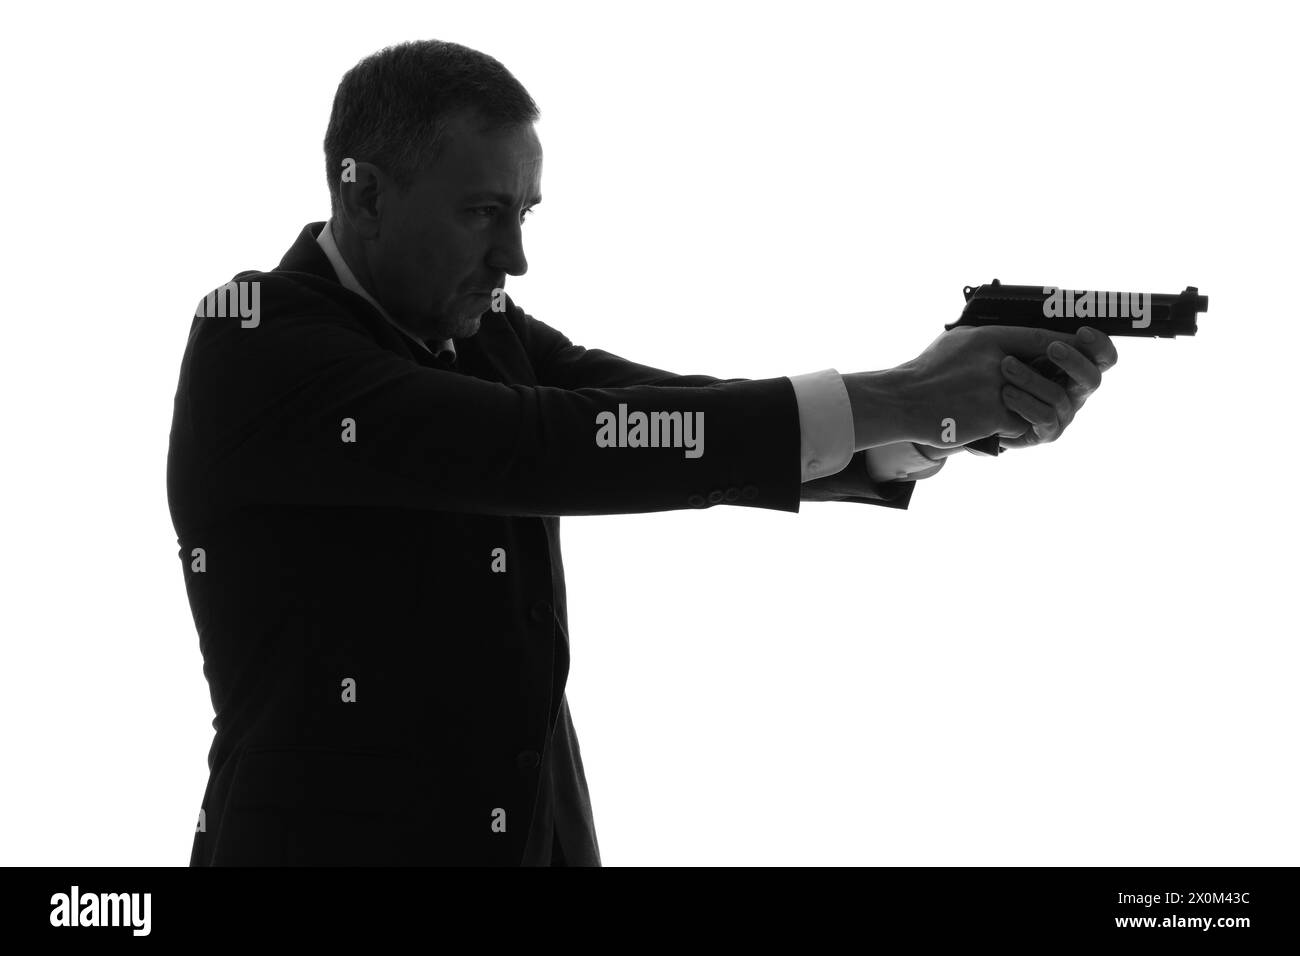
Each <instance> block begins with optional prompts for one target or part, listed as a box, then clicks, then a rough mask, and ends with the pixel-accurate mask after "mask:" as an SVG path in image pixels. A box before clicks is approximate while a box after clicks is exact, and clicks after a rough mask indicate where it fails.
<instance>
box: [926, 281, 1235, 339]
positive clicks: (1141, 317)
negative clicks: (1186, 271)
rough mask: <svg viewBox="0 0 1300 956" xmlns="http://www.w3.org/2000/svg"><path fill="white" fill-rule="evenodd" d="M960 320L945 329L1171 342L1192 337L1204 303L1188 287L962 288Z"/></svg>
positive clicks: (1207, 302)
mask: <svg viewBox="0 0 1300 956" xmlns="http://www.w3.org/2000/svg"><path fill="white" fill-rule="evenodd" d="M964 291H965V295H966V308H965V309H963V310H962V314H961V318H959V319H958V320H957V321H956V322H950V323H949V324H947V325H945V326H944V328H945V329H955V328H957V327H958V326H962V325H968V326H980V325H1019V326H1027V327H1031V328H1040V329H1050V330H1052V331H1055V332H1065V333H1071V334H1072V333H1074V332H1076V331H1078V329H1079V327H1080V326H1084V325H1088V326H1091V327H1093V328H1095V329H1100V330H1101V331H1102V332H1105V333H1106V334H1107V335H1130V336H1143V337H1159V338H1172V337H1174V336H1178V335H1195V334H1196V316H1197V314H1198V313H1200V312H1206V311H1208V309H1209V305H1210V300H1209V298H1208V297H1207V296H1203V295H1201V294H1200V293H1198V292H1197V290H1196V288H1195V287H1194V286H1188V287H1187V288H1186V289H1184V290H1183V291H1182V292H1179V293H1178V294H1177V295H1165V294H1161V293H1151V292H1094V291H1088V290H1082V291H1078V290H1073V289H1060V288H1057V287H1055V286H1029V285H1003V284H1002V283H1001V282H999V281H998V280H997V279H994V280H993V281H992V282H991V283H989V284H988V285H981V286H967V287H966V288H965V290H964Z"/></svg>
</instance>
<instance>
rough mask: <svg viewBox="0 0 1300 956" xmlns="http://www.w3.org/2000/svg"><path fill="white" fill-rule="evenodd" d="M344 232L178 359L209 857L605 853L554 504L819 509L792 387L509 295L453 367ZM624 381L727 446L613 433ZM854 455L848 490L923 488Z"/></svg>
mask: <svg viewBox="0 0 1300 956" xmlns="http://www.w3.org/2000/svg"><path fill="white" fill-rule="evenodd" d="M321 225H322V224H321V223H311V224H309V225H308V226H307V227H306V228H304V230H303V231H302V233H301V235H300V236H299V237H298V240H297V242H295V244H294V245H293V247H292V248H291V249H290V250H289V252H288V253H287V254H286V255H285V257H284V259H283V261H281V263H280V265H279V266H278V267H277V268H276V269H274V270H272V271H270V272H243V273H240V274H239V275H237V276H236V277H235V281H244V282H258V283H260V315H259V317H258V324H257V325H256V327H249V328H245V327H243V326H242V324H241V321H240V319H239V318H238V317H232V318H215V317H204V318H196V319H195V320H194V323H193V326H192V328H191V330H190V336H189V341H188V344H187V346H186V349H185V355H184V358H183V361H182V365H181V372H180V382H179V387H178V389H177V392H176V400H175V409H174V419H173V423H172V431H171V445H170V451H169V455H168V463H167V490H168V499H169V503H170V507H171V512H172V519H173V523H174V525H175V528H176V533H177V536H178V543H179V545H180V557H181V560H182V565H183V568H184V572H185V583H186V588H187V591H188V596H189V601H190V606H191V609H192V611H193V615H194V621H195V625H196V628H197V630H198V635H199V644H200V648H201V650H202V653H203V661H204V665H203V667H204V674H205V676H206V677H207V680H208V683H209V687H210V691H211V697H212V704H213V709H214V711H215V714H216V716H215V719H214V720H213V727H214V729H215V731H216V734H215V738H214V740H213V742H212V747H211V751H210V753H209V757H208V763H209V769H210V777H209V780H208V785H207V789H206V792H205V793H204V797H203V804H202V807H203V817H202V821H203V826H202V829H201V830H200V831H199V832H196V834H195V838H194V844H193V853H192V857H191V864H194V865H209V864H306V865H312V864H390V865H391V864H398V865H401V864H477V865H519V864H521V863H525V864H527V863H540V864H545V863H547V862H549V856H550V855H549V853H547V852H546V849H545V845H546V844H548V843H549V842H550V841H549V839H548V838H549V837H550V836H551V835H552V834H553V833H554V832H555V831H556V829H557V828H558V830H559V834H560V842H561V843H562V844H563V855H564V856H565V857H566V858H567V859H568V861H569V862H571V863H574V862H576V863H599V855H598V851H597V850H596V844H595V830H594V825H593V823H592V821H591V812H590V804H589V802H588V800H587V793H586V782H585V778H584V776H583V772H582V763H581V757H580V754H579V753H578V750H577V738H576V735H575V733H574V730H573V725H572V722H571V720H570V717H569V712H568V705H567V701H566V699H565V695H564V690H565V681H566V677H567V675H568V669H569V641H568V632H567V613H566V605H565V587H564V570H563V565H562V562H561V555H560V537H559V531H560V523H559V520H558V516H560V515H582V514H622V513H641V512H652V511H667V510H673V509H682V508H707V507H711V506H712V505H715V504H723V503H725V504H731V505H735V506H738V507H749V508H770V509H776V510H780V511H795V512H797V511H798V510H799V506H800V466H799V422H798V408H797V404H796V401H795V396H794V390H793V388H792V386H791V384H790V382H789V380H788V379H787V378H773V379H765V380H758V381H749V380H743V379H729V380H725V381H724V380H719V379H714V378H710V377H708V376H698V375H696V376H677V375H673V374H671V373H668V372H665V371H662V370H660V369H653V368H649V367H646V366H643V365H638V364H635V363H633V362H628V361H626V360H624V359H621V358H619V357H617V356H615V355H611V354H610V353H608V352H604V351H601V350H598V349H585V348H582V347H580V346H576V345H573V344H572V343H571V342H570V341H569V340H568V339H567V338H566V337H565V336H564V335H562V334H561V333H560V332H558V331H556V330H555V329H553V328H551V327H550V326H548V325H546V324H544V323H542V322H539V321H538V320H536V319H533V318H531V317H530V316H528V315H526V314H525V313H524V312H523V311H522V310H521V309H519V308H518V307H517V306H515V305H514V303H513V302H509V303H508V308H507V309H506V311H505V312H503V313H499V314H498V313H492V312H489V313H487V314H486V315H485V316H484V317H483V320H482V325H481V328H480V331H479V332H478V334H477V335H475V336H473V337H472V338H469V339H464V340H460V341H458V342H457V351H458V360H457V367H456V368H455V369H454V370H448V369H445V368H442V367H439V365H438V364H437V363H436V362H435V360H434V359H433V358H432V356H431V355H429V354H427V353H423V352H422V350H420V349H418V347H416V346H414V345H413V344H411V343H410V342H409V341H408V340H407V339H406V338H405V337H404V336H403V335H402V334H401V333H400V332H399V331H398V330H397V329H395V328H394V327H393V326H391V325H390V324H389V323H388V322H387V321H386V320H385V319H384V318H383V316H381V315H380V314H379V313H378V312H377V311H376V310H375V309H374V308H373V307H371V306H370V305H369V304H368V303H367V302H366V301H365V300H364V299H362V298H361V297H360V296H358V295H355V294H354V293H352V292H350V291H348V290H347V289H345V288H343V286H341V285H340V284H339V282H338V281H337V278H336V277H335V275H334V272H333V270H332V269H331V267H330V265H329V262H328V260H327V259H326V257H325V255H324V253H323V252H322V251H321V249H320V248H319V246H318V245H317V243H316V241H315V236H316V235H317V234H318V233H319V231H320V228H321ZM620 403H622V404H626V405H627V406H628V408H629V410H630V411H634V410H644V411H668V412H672V411H680V412H683V413H689V412H703V413H704V420H705V425H706V427H705V432H704V438H705V443H704V449H705V451H704V454H703V456H702V457H700V458H695V459H688V458H686V457H685V455H684V452H683V449H681V448H600V447H597V444H596V441H595V433H596V416H597V413H599V412H602V411H614V412H617V410H618V406H619V405H620ZM345 419H350V420H351V421H353V422H354V423H355V441H353V442H345V441H343V440H342V439H343V435H344V420H345ZM850 467H851V468H854V469H857V470H858V471H860V472H861V473H862V475H863V478H864V480H863V494H862V496H861V497H855V498H853V499H851V500H859V501H866V502H873V503H879V504H886V505H889V506H893V507H906V505H907V499H908V498H909V497H910V493H911V488H912V483H910V482H907V483H895V484H892V485H889V486H880V488H876V487H874V486H873V485H872V484H871V483H870V482H869V481H867V480H865V471H866V469H865V463H864V461H863V458H862V455H861V454H859V455H857V456H855V458H854V461H853V463H852V464H851V466H850ZM198 549H201V552H200V551H199V550H198ZM495 549H503V551H504V556H505V562H506V565H505V567H506V570H505V571H504V573H501V572H499V571H494V570H493V561H494V555H497V554H500V553H501V552H497V551H496V550H495ZM200 561H201V563H200ZM348 682H354V683H353V684H351V685H348ZM345 685H347V686H352V687H354V691H353V693H354V695H355V700H345V692H346V686H345ZM556 781H559V783H556ZM566 781H567V786H566ZM553 788H556V789H553ZM530 837H531V839H530Z"/></svg>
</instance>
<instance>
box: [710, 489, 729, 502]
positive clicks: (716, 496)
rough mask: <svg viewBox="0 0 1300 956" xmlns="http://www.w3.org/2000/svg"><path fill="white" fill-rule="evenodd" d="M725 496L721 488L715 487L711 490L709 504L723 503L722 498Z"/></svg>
mask: <svg viewBox="0 0 1300 956" xmlns="http://www.w3.org/2000/svg"><path fill="white" fill-rule="evenodd" d="M725 497H726V496H725V495H724V494H723V493H722V492H721V491H720V490H719V489H717V488H714V489H713V490H712V491H710V492H709V504H711V505H716V504H719V503H721V501H722V499H723V498H725Z"/></svg>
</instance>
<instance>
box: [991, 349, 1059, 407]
mask: <svg viewBox="0 0 1300 956" xmlns="http://www.w3.org/2000/svg"><path fill="white" fill-rule="evenodd" d="M1002 371H1003V374H1005V375H1006V377H1007V378H1008V379H1009V380H1010V381H1011V383H1012V384H1013V385H1015V386H1016V387H1017V388H1020V389H1022V390H1023V391H1025V392H1028V393H1029V394H1030V395H1033V396H1034V397H1035V398H1037V399H1039V400H1040V401H1042V402H1045V403H1046V404H1048V405H1050V406H1051V407H1052V408H1053V409H1055V411H1056V415H1057V417H1059V418H1060V419H1061V420H1062V421H1069V420H1070V419H1071V418H1072V417H1073V416H1074V405H1073V403H1071V401H1070V394H1069V393H1068V392H1067V391H1066V390H1065V389H1064V388H1062V387H1061V386H1060V385H1058V384H1057V383H1056V382H1053V381H1052V380H1051V379H1049V378H1047V377H1045V376H1043V375H1042V374H1040V373H1039V372H1037V371H1035V370H1034V369H1033V368H1030V367H1029V366H1028V365H1026V364H1025V363H1024V362H1021V361H1020V360H1019V359H1017V358H1014V357H1013V356H1010V355H1008V356H1007V357H1006V358H1004V359H1003V360H1002Z"/></svg>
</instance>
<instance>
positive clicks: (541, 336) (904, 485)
mask: <svg viewBox="0 0 1300 956" xmlns="http://www.w3.org/2000/svg"><path fill="white" fill-rule="evenodd" d="M511 305H512V309H511V310H510V313H511V321H512V323H514V325H515V331H516V333H517V334H518V335H519V337H520V339H521V340H522V341H523V342H524V343H525V347H526V348H527V350H528V355H529V358H530V360H531V361H532V363H533V368H534V370H535V371H536V373H537V380H538V381H539V382H543V383H545V384H548V385H554V386H555V387H557V388H580V387H583V386H589V385H631V384H639V385H652V386H664V385H670V386H673V387H696V386H701V385H717V384H726V383H732V382H744V381H748V379H740V378H732V379H717V378H712V377H711V376H708V375H676V374H674V373H672V372H667V371H664V370H663V369H658V368H652V367H651V366H648V365H640V364H638V363H636V362H631V361H629V360H627V359H625V358H620V357H619V356H617V355H614V354H613V353H611V352H606V351H604V350H603V349H588V348H584V347H583V346H581V345H574V344H573V343H572V342H571V341H570V340H569V339H568V337H567V336H565V335H564V334H563V333H562V332H559V331H558V330H556V329H553V328H551V326H549V325H547V324H546V323H545V322H542V321H541V320H539V319H535V318H533V317H532V316H530V315H527V314H526V313H524V312H523V311H522V310H520V309H519V308H518V307H517V306H514V305H513V303H511ZM786 381H789V379H786ZM791 387H792V388H793V386H791ZM796 408H797V406H796ZM796 418H797V416H796ZM797 428H798V422H797V421H796V429H797ZM869 464H870V463H869V461H868V457H867V451H866V450H863V451H859V452H855V453H854V455H853V457H852V458H850V459H849V463H848V464H847V465H846V466H845V467H844V469H843V470H842V471H839V472H837V473H836V474H834V475H829V476H827V477H826V478H819V479H816V480H814V481H808V482H802V481H801V486H800V489H799V495H800V499H801V500H803V501H849V502H854V503H857V504H874V505H883V506H884V507H887V508H899V509H903V510H906V509H907V507H908V505H909V503H910V502H911V500H912V492H913V490H914V489H915V487H916V481H915V480H910V481H877V480H875V479H874V478H873V477H872V475H871V474H870V468H869Z"/></svg>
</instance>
